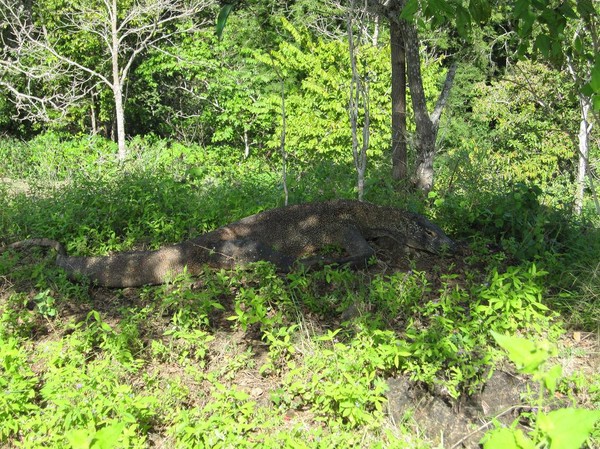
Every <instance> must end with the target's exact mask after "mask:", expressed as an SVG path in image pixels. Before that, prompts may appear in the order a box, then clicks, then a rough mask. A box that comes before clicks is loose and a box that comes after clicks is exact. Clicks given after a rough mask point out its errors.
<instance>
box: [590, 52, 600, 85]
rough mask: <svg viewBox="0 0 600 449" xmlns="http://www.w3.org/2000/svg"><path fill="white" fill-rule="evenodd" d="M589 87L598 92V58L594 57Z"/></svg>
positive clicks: (599, 76) (599, 69)
mask: <svg viewBox="0 0 600 449" xmlns="http://www.w3.org/2000/svg"><path fill="white" fill-rule="evenodd" d="M590 87H591V88H592V89H593V90H594V92H595V93H600V58H596V62H595V63H594V68H593V69H592V77H591V79H590Z"/></svg>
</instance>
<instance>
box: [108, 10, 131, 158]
mask: <svg viewBox="0 0 600 449" xmlns="http://www.w3.org/2000/svg"><path fill="white" fill-rule="evenodd" d="M109 16H110V23H111V39H112V47H111V63H112V86H111V87H112V91H113V96H114V99H115V119H116V121H117V143H118V146H119V150H118V153H117V158H118V160H119V161H120V162H123V161H124V160H125V156H126V155H127V148H126V144H125V107H124V105H123V78H122V77H121V73H120V69H119V31H118V9H117V0H113V2H112V11H109Z"/></svg>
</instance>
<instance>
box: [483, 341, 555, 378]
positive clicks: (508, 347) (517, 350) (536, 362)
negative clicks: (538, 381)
mask: <svg viewBox="0 0 600 449" xmlns="http://www.w3.org/2000/svg"><path fill="white" fill-rule="evenodd" d="M492 336H493V337H494V339H495V340H496V342H497V343H498V344H499V345H500V346H501V347H502V348H503V349H504V350H505V351H506V352H508V358H509V359H510V360H511V361H512V362H513V363H514V364H515V365H516V366H517V369H518V370H519V371H521V372H523V373H528V374H533V373H535V372H536V371H537V370H538V368H539V367H540V365H542V364H543V363H544V362H546V360H548V358H550V355H551V353H550V351H549V350H546V349H545V348H542V347H541V345H538V344H536V343H535V342H532V341H529V340H526V339H525V338H519V337H513V336H509V335H501V334H498V333H497V332H494V331H492Z"/></svg>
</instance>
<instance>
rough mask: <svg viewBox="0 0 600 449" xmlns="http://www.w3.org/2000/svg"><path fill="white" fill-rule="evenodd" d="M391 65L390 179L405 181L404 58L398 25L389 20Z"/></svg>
mask: <svg viewBox="0 0 600 449" xmlns="http://www.w3.org/2000/svg"><path fill="white" fill-rule="evenodd" d="M390 48H391V63H392V179H395V180H399V179H406V178H407V176H408V156H407V145H406V56H405V51H404V42H403V39H402V33H401V30H400V24H399V23H398V21H397V19H396V18H391V19H390Z"/></svg>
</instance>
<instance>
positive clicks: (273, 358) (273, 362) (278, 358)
mask: <svg viewBox="0 0 600 449" xmlns="http://www.w3.org/2000/svg"><path fill="white" fill-rule="evenodd" d="M298 327H299V326H298V325H297V324H294V325H292V326H289V327H286V326H284V327H280V328H279V329H277V330H276V331H265V332H264V334H263V340H265V341H266V342H267V344H268V345H269V358H268V360H267V362H266V363H265V364H264V365H263V366H261V367H260V370H259V371H260V373H261V374H265V373H270V372H274V373H281V372H282V371H283V370H284V369H285V368H289V369H294V368H295V367H296V364H295V363H294V361H293V357H294V354H295V353H296V348H295V347H294V344H293V342H292V338H293V336H294V333H295V332H296V330H297V329H298Z"/></svg>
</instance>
